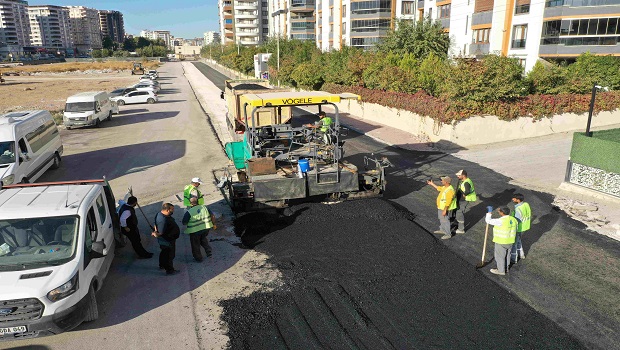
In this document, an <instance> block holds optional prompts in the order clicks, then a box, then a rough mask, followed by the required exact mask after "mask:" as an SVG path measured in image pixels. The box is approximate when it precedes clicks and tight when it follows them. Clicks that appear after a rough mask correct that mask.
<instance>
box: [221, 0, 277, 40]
mask: <svg viewBox="0 0 620 350" xmlns="http://www.w3.org/2000/svg"><path fill="white" fill-rule="evenodd" d="M268 5H269V4H268V1H267V0H218V10H219V17H220V32H221V33H222V34H223V35H222V43H223V44H228V43H237V44H239V45H258V44H260V43H261V42H263V40H264V39H266V38H267V36H268V35H269V10H268V9H269V6H268Z"/></svg>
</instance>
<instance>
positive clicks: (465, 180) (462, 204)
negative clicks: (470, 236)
mask: <svg viewBox="0 0 620 350" xmlns="http://www.w3.org/2000/svg"><path fill="white" fill-rule="evenodd" d="M456 176H457V177H458V178H459V183H458V184H457V185H456V204H457V207H456V210H455V211H454V214H455V217H456V222H457V223H458V227H457V228H456V233H457V234H463V233H465V213H466V212H467V209H469V206H470V205H471V203H473V202H475V201H476V200H477V199H478V197H477V196H476V189H475V188H474V183H473V182H472V181H471V179H470V178H469V177H467V171H465V170H459V171H458V172H457V173H456Z"/></svg>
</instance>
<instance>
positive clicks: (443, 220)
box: [426, 176, 456, 239]
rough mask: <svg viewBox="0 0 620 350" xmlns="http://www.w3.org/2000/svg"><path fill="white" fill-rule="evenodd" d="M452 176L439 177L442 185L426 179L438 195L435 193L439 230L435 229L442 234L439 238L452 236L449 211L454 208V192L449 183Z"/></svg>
mask: <svg viewBox="0 0 620 350" xmlns="http://www.w3.org/2000/svg"><path fill="white" fill-rule="evenodd" d="M451 182H452V178H450V177H449V176H442V177H441V184H442V186H437V185H435V183H434V182H433V181H432V180H428V181H426V183H427V184H429V185H431V186H433V187H434V188H435V189H436V190H437V191H439V195H437V217H438V218H439V230H437V231H435V232H434V233H436V234H443V236H442V237H441V239H450V238H451V237H452V230H451V229H450V217H449V215H450V213H451V211H452V210H454V209H456V192H455V191H454V187H452V185H451V184H450V183H451Z"/></svg>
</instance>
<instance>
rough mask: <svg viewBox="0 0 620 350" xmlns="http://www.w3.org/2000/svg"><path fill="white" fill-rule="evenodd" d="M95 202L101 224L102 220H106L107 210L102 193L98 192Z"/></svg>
mask: <svg viewBox="0 0 620 350" xmlns="http://www.w3.org/2000/svg"><path fill="white" fill-rule="evenodd" d="M95 204H97V211H98V212H99V219H101V224H103V223H104V222H106V219H107V217H108V210H107V208H106V205H105V201H104V200H103V193H102V194H100V195H99V197H97V201H96V202H95Z"/></svg>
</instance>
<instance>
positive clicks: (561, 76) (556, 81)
mask: <svg viewBox="0 0 620 350" xmlns="http://www.w3.org/2000/svg"><path fill="white" fill-rule="evenodd" d="M526 80H527V83H528V84H529V86H530V92H531V93H535V94H558V93H562V92H568V88H567V81H568V69H567V68H566V67H564V66H559V65H557V64H555V63H550V62H546V61H543V60H538V61H537V62H536V64H534V67H533V68H532V70H531V71H530V72H529V73H528V74H527V78H526Z"/></svg>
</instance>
